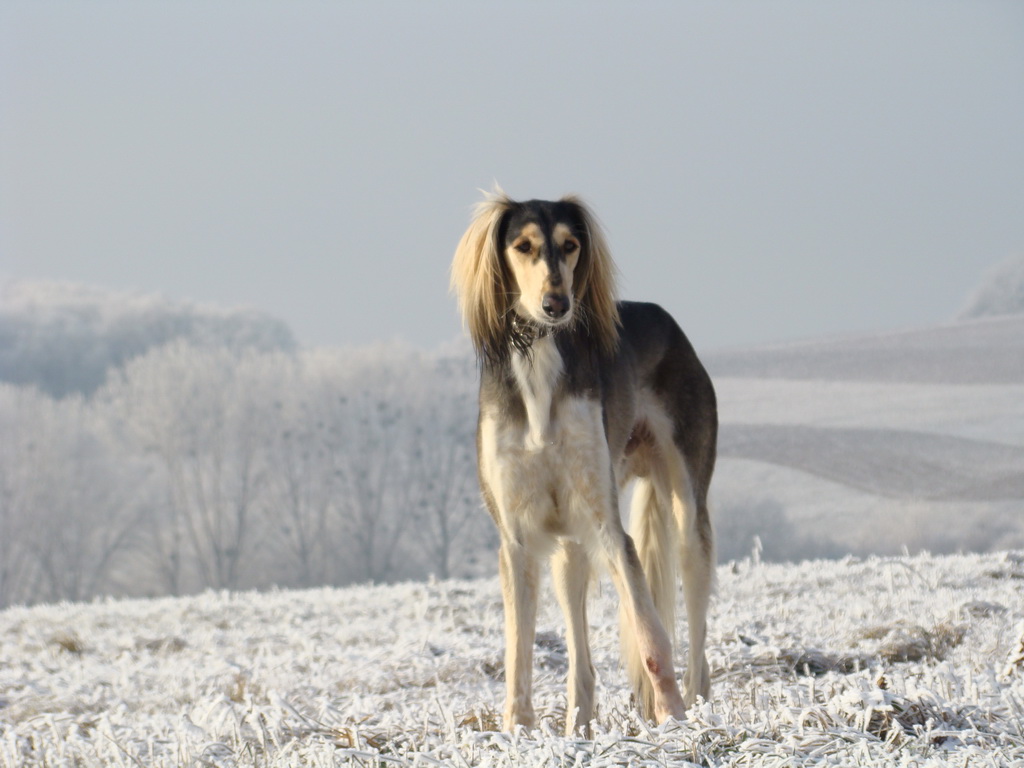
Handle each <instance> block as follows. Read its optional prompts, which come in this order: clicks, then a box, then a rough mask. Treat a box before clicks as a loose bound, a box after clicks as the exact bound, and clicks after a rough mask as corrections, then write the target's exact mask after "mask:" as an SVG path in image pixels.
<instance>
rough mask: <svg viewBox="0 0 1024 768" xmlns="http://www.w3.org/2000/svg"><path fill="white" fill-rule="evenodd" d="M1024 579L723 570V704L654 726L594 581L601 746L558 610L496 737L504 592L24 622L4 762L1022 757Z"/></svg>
mask: <svg viewBox="0 0 1024 768" xmlns="http://www.w3.org/2000/svg"><path fill="white" fill-rule="evenodd" d="M1022 585H1024V554H1020V553H1003V554H996V555H972V556H962V557H943V558H936V557H929V556H920V557H912V558H896V559H867V560H854V559H848V560H844V561H839V562H813V563H804V564H800V565H788V566H787V565H763V564H758V563H752V562H749V561H748V562H741V563H735V564H732V565H729V566H725V567H723V568H722V569H721V570H720V572H719V591H718V598H717V601H716V603H715V606H714V610H713V613H712V616H711V626H710V637H709V648H710V662H711V667H712V670H713V672H714V687H713V695H714V700H713V701H711V702H709V703H703V704H700V705H698V706H697V707H695V708H694V710H692V711H691V712H690V713H689V716H688V718H687V720H686V721H685V722H681V723H672V724H669V725H666V726H663V727H654V726H651V725H648V724H646V723H643V722H640V721H639V720H638V719H637V718H636V716H635V715H634V714H633V712H632V710H631V708H630V706H629V692H628V690H627V688H626V684H625V680H624V675H623V673H622V672H621V670H620V669H619V666H618V651H617V645H618V642H617V637H616V629H615V627H616V624H617V622H616V618H615V610H616V609H615V601H614V599H613V597H614V596H613V594H612V592H613V590H611V588H610V587H608V586H607V584H606V583H604V584H602V586H599V587H596V588H595V590H594V597H593V600H592V611H591V622H592V626H593V642H594V646H595V648H594V650H595V654H594V662H595V665H596V667H597V668H598V675H599V678H600V679H599V690H598V700H599V702H600V704H599V714H598V718H597V723H596V727H595V735H594V738H593V740H580V739H566V738H564V737H562V736H561V735H560V734H561V727H562V723H563V722H564V717H565V711H564V688H563V687H564V678H565V672H566V658H565V647H564V642H563V633H562V621H561V617H560V616H559V614H558V611H557V609H556V608H555V605H554V600H553V599H549V600H547V604H546V607H544V608H543V609H542V611H541V615H540V621H539V627H538V629H539V632H538V636H537V648H536V682H535V694H536V700H537V706H538V711H539V714H540V715H541V718H540V720H541V725H540V727H539V728H538V729H537V730H535V731H532V732H521V733H518V734H516V735H514V736H510V735H506V734H502V733H498V732H496V729H497V728H498V726H499V718H498V716H497V715H496V711H498V710H499V709H500V707H501V698H502V694H503V683H502V680H501V678H502V616H501V600H500V595H499V591H498V586H497V583H496V581H494V580H486V581H479V582H444V583H435V584H404V585H397V586H388V587H363V588H354V589H346V590H333V589H323V590H313V591H303V592H277V593H270V594H255V593H246V594H226V593H223V594H221V593H208V594H204V595H200V596H196V597H186V598H176V599H160V600H151V601H123V602H103V603H94V604H71V605H67V604H65V605H56V606H37V607H34V608H13V609H9V610H6V611H4V612H2V613H0V766H5V767H8V766H9V767H10V768H15V767H16V766H17V767H18V768H21V767H22V766H107V765H113V766H126V767H127V766H131V767H133V768H138V766H154V767H157V766H261V767H262V766H338V765H358V766H377V765H381V766H384V765H387V766H391V765H394V766H413V765H417V766H432V765H455V766H465V765H481V766H604V765H638V766H640V765H650V766H660V765H676V766H678V765H686V764H697V765H714V766H717V765H737V766H740V765H742V766H783V765H786V766H803V765H830V764H834V765H859V766H872V765H879V766H880V765H887V766H888V765H897V766H900V765H905V766H911V765H913V766H918V767H919V768H925V767H926V766H963V765H972V766H987V765H991V766H1007V765H1013V764H1021V763H1022V761H1024V662H1022V657H1024V651H1022V649H1024V605H1022V601H1021V587H1022ZM680 613H681V612H680ZM676 634H677V636H679V637H685V632H684V631H683V630H682V628H681V627H677V631H676ZM677 657H679V658H681V657H682V654H681V653H677Z"/></svg>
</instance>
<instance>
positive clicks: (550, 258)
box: [452, 193, 618, 358]
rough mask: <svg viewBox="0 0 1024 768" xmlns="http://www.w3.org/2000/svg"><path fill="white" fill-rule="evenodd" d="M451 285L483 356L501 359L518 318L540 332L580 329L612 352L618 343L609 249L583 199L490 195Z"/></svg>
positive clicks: (469, 232)
mask: <svg viewBox="0 0 1024 768" xmlns="http://www.w3.org/2000/svg"><path fill="white" fill-rule="evenodd" d="M452 287H453V288H454V289H455V291H456V293H457V294H458V297H459V304H460V307H461V309H462V315H463V319H464V320H465V322H466V326H467V327H468V329H469V332H470V336H471V337H472V339H473V343H474V345H475V347H476V349H477V352H478V354H481V355H483V356H485V357H492V358H493V357H501V356H503V355H504V354H505V352H506V351H507V348H508V331H509V328H510V326H511V323H512V319H513V317H514V316H518V317H519V319H520V320H523V321H527V322H529V323H532V324H534V325H536V326H539V327H541V328H546V329H549V330H558V329H561V328H567V327H570V326H573V325H576V324H579V325H580V326H581V327H582V329H583V330H584V331H585V333H586V334H587V335H588V336H589V337H590V338H591V339H592V340H593V341H595V342H596V343H597V344H598V345H599V346H600V347H601V348H602V349H604V350H605V351H609V352H610V351H612V350H614V348H615V346H616V343H617V341H618V311H617V309H616V305H615V289H614V275H613V267H612V262H611V258H610V256H609V254H608V248H607V246H606V245H605V241H604V237H603V236H602V234H601V231H600V228H599V227H598V225H597V222H596V220H595V219H594V217H593V215H592V214H591V213H590V211H589V210H588V209H587V207H586V206H585V205H584V204H583V203H582V202H581V201H580V200H578V199H576V198H573V197H565V198H562V199H561V200H558V201H546V200H528V201H525V202H516V201H514V200H511V199H509V198H508V197H506V196H505V195H504V194H502V193H496V194H494V195H491V196H489V197H488V199H486V200H485V201H484V202H483V203H481V204H480V205H479V206H478V207H477V210H476V215H475V216H474V218H473V221H472V223H471V224H470V226H469V229H468V230H466V234H465V235H463V237H462V241H461V242H460V243H459V247H458V249H457V250H456V252H455V260H454V261H453V263H452Z"/></svg>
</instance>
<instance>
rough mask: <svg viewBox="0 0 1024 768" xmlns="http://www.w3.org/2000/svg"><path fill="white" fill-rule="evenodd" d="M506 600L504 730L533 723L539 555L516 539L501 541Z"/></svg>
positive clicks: (502, 576) (528, 725) (499, 562)
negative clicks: (534, 650) (535, 554)
mask: <svg viewBox="0 0 1024 768" xmlns="http://www.w3.org/2000/svg"><path fill="white" fill-rule="evenodd" d="M498 570H499V572H500V575H501V594H502V598H503V599H504V602H505V686H506V691H507V695H506V698H505V722H504V726H505V730H506V731H511V730H514V729H515V727H516V726H517V725H522V726H525V727H527V728H530V727H532V726H533V725H534V713H533V694H532V687H533V679H532V678H533V641H534V634H535V631H536V626H537V576H538V568H537V558H536V557H535V556H534V555H533V554H531V553H530V552H528V551H527V549H526V547H524V546H523V545H522V544H520V543H518V542H515V541H507V540H506V541H502V544H501V551H500V553H499V559H498Z"/></svg>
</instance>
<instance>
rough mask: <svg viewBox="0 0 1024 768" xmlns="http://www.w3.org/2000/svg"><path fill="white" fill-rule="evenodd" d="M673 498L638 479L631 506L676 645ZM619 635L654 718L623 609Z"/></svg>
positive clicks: (642, 701) (636, 539) (657, 602)
mask: <svg viewBox="0 0 1024 768" xmlns="http://www.w3.org/2000/svg"><path fill="white" fill-rule="evenodd" d="M670 499H671V497H670V495H669V492H668V489H665V488H658V487H656V485H655V484H654V483H652V482H651V480H650V479H648V478H640V479H638V480H637V481H636V485H635V487H634V489H633V502H632V504H631V506H630V513H629V535H630V536H631V537H632V538H633V543H634V544H635V545H636V551H637V555H638V556H639V557H640V564H641V565H642V566H643V569H644V575H645V576H646V577H647V585H648V587H649V588H650V590H651V597H652V598H653V599H654V608H655V610H656V611H657V612H658V618H659V619H661V624H662V626H663V627H664V628H665V631H666V632H667V633H668V637H669V640H670V641H671V642H672V643H673V644H674V641H675V613H676V611H675V608H676V568H677V560H678V552H679V544H678V531H677V529H676V524H675V521H674V519H673V515H672V504H671V500H670ZM619 635H620V638H621V642H622V658H623V661H624V663H625V667H626V674H627V675H628V677H629V681H630V684H631V685H632V687H633V692H634V695H635V696H636V705H637V708H638V709H639V710H640V714H641V715H642V716H643V717H644V718H646V719H648V720H654V719H655V715H654V689H653V687H652V686H651V680H650V677H649V676H648V674H647V668H646V666H645V664H644V659H643V657H642V655H641V653H640V651H639V649H638V648H637V647H636V639H635V634H634V628H633V627H632V625H631V624H630V623H629V619H628V617H627V616H626V614H625V612H620V630H619Z"/></svg>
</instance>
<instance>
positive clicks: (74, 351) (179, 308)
mask: <svg viewBox="0 0 1024 768" xmlns="http://www.w3.org/2000/svg"><path fill="white" fill-rule="evenodd" d="M177 339H185V340H188V341H190V342H192V343H194V344H196V345H198V346H214V347H227V348H230V349H250V348H251V349H255V350H259V351H270V350H288V349H293V348H294V347H295V339H294V337H293V336H292V332H291V330H290V329H289V328H288V326H287V325H285V324H284V323H283V322H282V321H280V320H278V319H276V318H274V317H271V316H270V315H267V314H264V313H262V312H256V311H253V310H245V309H231V310H225V309H219V308H214V307H208V306H202V305H197V304H192V303H189V302H175V301H171V300H169V299H165V298H163V297H160V296H151V295H144V294H137V293H121V292H115V291H109V290H105V289H100V288H93V287H88V286H83V285H76V284H72V283H51V282H8V283H6V284H5V283H0V381H6V382H9V383H12V384H17V385H33V386H36V387H38V388H39V389H41V390H42V391H44V392H47V393H48V394H51V395H53V396H55V397H63V396H64V395H67V394H70V393H73V392H79V393H83V394H90V393H92V392H93V391H94V390H95V389H96V388H97V387H99V386H100V385H101V384H102V383H103V381H104V379H105V378H106V375H107V371H108V370H109V369H111V368H117V367H119V366H121V365H123V364H124V363H125V362H127V361H128V360H130V359H132V358H134V357H137V356H139V355H141V354H143V353H145V352H146V351H147V350H149V349H151V348H153V347H159V346H162V345H164V344H166V343H168V342H170V341H173V340H177Z"/></svg>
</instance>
